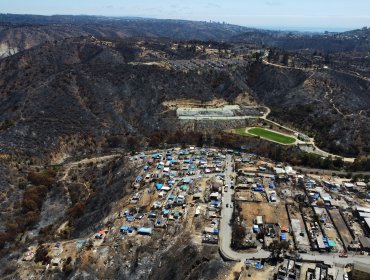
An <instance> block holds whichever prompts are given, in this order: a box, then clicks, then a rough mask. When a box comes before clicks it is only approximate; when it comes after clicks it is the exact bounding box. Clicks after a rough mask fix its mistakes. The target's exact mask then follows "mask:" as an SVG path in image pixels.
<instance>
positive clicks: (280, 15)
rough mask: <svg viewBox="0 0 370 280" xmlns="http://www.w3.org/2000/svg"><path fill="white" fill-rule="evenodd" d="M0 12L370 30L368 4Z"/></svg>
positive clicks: (18, 2) (55, 7) (104, 5)
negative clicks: (136, 17) (368, 27)
mask: <svg viewBox="0 0 370 280" xmlns="http://www.w3.org/2000/svg"><path fill="white" fill-rule="evenodd" d="M0 12H1V13H22V14H24V13H27V14H31V13H32V14H43V15H51V14H74V15H75V14H89V15H106V16H140V17H154V18H166V19H167V18H172V19H189V20H213V21H225V22H228V23H234V24H239V25H245V26H253V27H269V28H273V27H274V28H307V27H308V28H322V29H328V30H330V29H336V28H345V29H353V28H359V27H363V26H370V0H253V1H252V0H222V1H221V0H182V1H179V0H136V1H132V0H131V1H129V0H0Z"/></svg>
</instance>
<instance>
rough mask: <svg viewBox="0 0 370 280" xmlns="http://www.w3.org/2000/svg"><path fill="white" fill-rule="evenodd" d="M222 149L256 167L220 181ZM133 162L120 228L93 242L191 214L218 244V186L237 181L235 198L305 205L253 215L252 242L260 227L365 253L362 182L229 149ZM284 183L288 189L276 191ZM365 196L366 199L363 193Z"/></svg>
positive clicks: (368, 224) (155, 154)
mask: <svg viewBox="0 0 370 280" xmlns="http://www.w3.org/2000/svg"><path fill="white" fill-rule="evenodd" d="M227 154H232V155H233V158H234V160H235V163H236V166H237V164H238V163H243V164H244V163H246V164H249V165H251V166H253V165H254V166H255V170H253V171H248V170H242V169H240V170H235V171H236V174H237V177H236V181H235V182H236V185H235V186H226V185H225V183H224V176H225V174H224V173H223V172H224V168H225V159H226V155H227ZM131 161H132V162H134V163H135V164H137V166H140V169H141V171H140V172H139V173H138V174H137V176H136V177H135V179H134V181H133V182H132V189H133V191H132V195H131V197H130V199H129V205H128V206H127V207H126V208H124V209H122V211H120V212H119V213H118V214H117V218H119V221H122V222H121V224H120V225H119V227H118V228H117V227H116V228H115V227H112V226H109V227H107V228H102V229H101V230H99V231H98V232H96V233H94V235H93V236H92V237H91V238H90V239H89V240H90V243H92V246H99V245H100V244H102V243H103V242H105V241H106V240H107V239H109V238H111V239H112V238H115V237H117V234H118V235H119V236H120V237H124V236H127V237H129V236H135V237H136V236H138V238H139V236H143V238H150V236H151V235H153V233H154V232H155V231H162V230H163V229H166V228H167V227H168V226H171V225H174V224H175V225H176V224H179V223H182V222H184V221H187V220H189V219H195V220H196V219H198V220H201V222H202V223H201V229H200V235H201V241H202V242H203V243H213V244H218V240H219V223H220V217H221V208H222V196H223V191H228V188H233V189H234V187H235V196H234V201H235V202H236V201H240V203H244V202H253V203H257V204H263V205H265V204H266V205H279V204H281V203H283V201H282V199H284V203H287V202H286V200H285V198H286V197H285V196H290V197H291V198H292V199H295V200H296V201H297V202H298V203H299V204H300V205H305V206H304V207H301V209H302V208H306V209H308V212H307V214H306V213H304V212H302V213H301V214H302V215H301V217H300V219H295V218H294V217H290V216H289V207H288V206H287V209H286V211H287V212H288V216H289V221H288V222H287V223H288V224H284V223H283V222H281V223H280V222H279V221H278V222H276V224H275V225H271V224H270V223H267V222H266V221H265V217H264V216H259V215H257V216H255V217H254V218H253V226H252V227H251V228H249V229H248V234H249V233H250V235H253V237H251V236H247V239H248V240H249V241H250V242H252V243H254V245H255V242H256V240H257V236H259V233H260V232H261V231H263V232H264V235H265V237H266V238H267V239H269V240H270V242H271V241H272V240H274V239H276V240H278V241H288V242H289V243H290V244H291V246H292V247H293V246H295V248H296V249H299V248H300V247H299V246H298V243H299V242H297V240H299V239H300V238H301V237H302V236H304V237H305V238H309V240H310V243H309V245H308V246H309V249H311V250H318V251H322V252H336V253H339V254H340V256H343V257H345V256H346V252H347V251H348V250H356V251H361V252H363V251H368V252H370V207H369V208H367V207H359V206H358V205H357V202H356V201H355V199H353V197H354V196H355V195H356V194H358V193H365V194H366V196H367V195H368V194H369V192H368V191H367V188H368V187H369V186H368V185H366V184H365V183H364V182H356V183H352V182H349V181H343V182H342V183H340V184H338V183H333V182H332V181H330V180H314V179H312V177H307V176H304V175H300V174H299V173H298V172H297V171H295V170H294V169H293V168H291V167H289V166H285V165H283V164H275V163H273V162H272V161H271V162H269V164H267V163H266V164H262V165H258V164H257V161H258V156H256V155H254V154H249V153H246V152H238V151H233V150H228V149H214V148H197V147H187V148H171V149H166V150H158V151H147V152H143V153H140V154H137V155H135V156H132V157H131ZM284 182H287V186H290V190H282V189H280V187H281V185H284ZM292 185H295V186H298V187H300V189H301V192H302V193H300V194H299V195H297V194H296V195H295V196H294V194H292V193H291V191H292V190H291V187H292ZM285 191H287V192H285ZM289 192H290V193H289ZM351 197H352V198H351ZM363 200H364V201H365V202H366V198H365V199H363ZM351 202H352V203H351ZM287 204H288V203H287ZM230 207H233V205H230ZM113 233H114V234H113ZM113 236H114V237H113ZM78 242H79V241H78ZM78 242H77V243H78ZM85 242H87V240H86V241H85V240H84V243H85ZM264 242H266V240H265V241H264ZM294 243H295V244H294ZM77 245H78V246H80V247H82V246H84V244H82V245H81V244H77ZM251 247H253V246H251ZM62 248H63V246H62V244H61V243H60V242H58V243H56V244H55V246H53V250H52V251H53V252H52V262H51V265H52V266H56V267H58V266H59V265H60V262H61V261H60V255H61V252H60V250H62ZM35 251H36V249H35V248H32V249H30V250H29V251H28V252H26V253H25V255H24V256H23V260H25V261H31V260H32V259H33V258H34V255H35ZM318 269H319V270H320V271H321V270H325V269H326V272H325V273H327V274H328V275H329V272H327V267H316V268H314V269H313V270H312V271H311V272H310V273H311V274H312V275H314V274H315V273H318V272H317V271H318ZM320 273H321V272H320ZM293 274H294V275H298V274H297V264H296V263H294V261H287V262H284V263H283V265H282V267H281V269H280V270H279V275H280V276H281V278H279V279H296V278H294V277H291V278H284V277H289V275H293ZM311 274H310V275H311ZM308 279H310V278H308ZM328 279H329V278H328Z"/></svg>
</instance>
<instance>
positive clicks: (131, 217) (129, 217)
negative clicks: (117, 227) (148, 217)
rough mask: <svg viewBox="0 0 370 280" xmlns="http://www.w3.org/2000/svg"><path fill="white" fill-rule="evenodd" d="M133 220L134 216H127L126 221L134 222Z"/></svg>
mask: <svg viewBox="0 0 370 280" xmlns="http://www.w3.org/2000/svg"><path fill="white" fill-rule="evenodd" d="M133 220H134V217H133V216H127V217H126V221H128V222H132V221H133Z"/></svg>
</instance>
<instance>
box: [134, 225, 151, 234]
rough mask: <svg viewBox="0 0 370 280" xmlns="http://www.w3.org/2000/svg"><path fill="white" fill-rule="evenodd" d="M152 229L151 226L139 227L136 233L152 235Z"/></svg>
mask: <svg viewBox="0 0 370 280" xmlns="http://www.w3.org/2000/svg"><path fill="white" fill-rule="evenodd" d="M152 231H153V229H152V228H148V227H141V228H139V229H138V230H137V233H138V234H140V235H152Z"/></svg>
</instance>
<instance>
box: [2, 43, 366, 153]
mask: <svg viewBox="0 0 370 280" xmlns="http://www.w3.org/2000/svg"><path fill="white" fill-rule="evenodd" d="M197 44H199V45H197ZM175 46H176V47H174V43H171V42H170V41H161V40H153V41H147V42H143V41H140V40H138V41H135V40H132V41H131V42H125V43H123V42H110V43H109V42H107V41H99V40H97V39H94V38H79V39H67V40H64V41H61V42H51V43H46V44H43V45H41V46H39V47H36V48H32V49H30V50H29V51H26V52H22V53H19V54H17V55H14V56H12V57H9V58H7V59H3V60H2V61H1V62H0V73H1V76H2V77H3V79H2V81H1V83H0V101H1V103H0V104H1V105H0V109H1V112H2V113H1V115H0V121H1V124H2V125H1V132H0V145H1V146H3V147H4V148H6V149H16V150H18V151H21V152H22V153H27V154H32V155H40V154H48V153H50V152H51V151H53V150H54V149H56V150H58V147H59V145H60V143H62V142H63V141H66V139H70V137H71V136H72V135H73V136H76V137H79V136H84V137H85V138H86V137H87V138H89V137H92V138H96V139H99V137H102V136H104V137H103V138H104V139H105V140H106V139H107V138H109V137H110V136H115V135H121V141H123V142H127V137H128V136H129V135H131V136H139V135H150V134H151V133H154V132H155V131H161V129H163V128H164V127H165V128H166V130H167V131H168V130H170V131H171V130H172V131H175V130H176V129H178V126H177V125H176V118H175V117H174V116H173V115H172V116H170V115H168V116H167V115H163V113H164V112H165V111H166V109H165V108H164V107H163V106H162V103H163V102H164V101H168V100H176V99H199V100H203V101H210V100H214V99H224V100H226V101H227V102H229V103H234V102H243V99H242V100H240V98H238V97H239V96H240V95H241V94H246V96H245V97H244V99H246V100H247V99H248V98H249V97H253V99H254V100H256V101H257V102H259V103H260V104H265V105H267V106H270V107H271V109H272V116H274V117H275V118H276V119H277V120H281V121H283V122H288V123H291V125H292V126H294V127H296V128H299V129H302V130H303V131H305V132H307V133H311V134H313V135H315V137H316V138H317V139H318V144H319V145H320V146H321V147H323V148H325V149H328V150H329V151H333V152H337V153H339V154H343V155H351V156H356V155H358V154H359V153H363V152H364V151H365V150H366V149H367V148H368V146H369V143H368V139H366V137H365V135H367V133H365V132H366V130H367V129H368V127H367V125H366V123H367V121H368V117H369V115H368V113H369V112H368V106H367V105H366V104H369V95H368V89H369V81H368V80H365V79H361V78H357V77H355V76H354V75H352V74H346V73H343V72H339V71H337V70H332V71H330V70H326V69H322V70H313V69H307V70H300V69H293V68H287V67H285V68H284V67H277V66H273V65H264V64H263V63H261V62H252V61H253V59H252V58H251V59H248V58H247V57H246V56H245V55H244V56H240V57H239V58H238V56H237V55H235V58H234V59H233V60H229V62H227V60H225V62H221V61H222V58H220V55H221V56H222V55H224V56H225V54H217V53H218V52H219V51H216V54H212V53H210V52H209V51H207V49H205V47H206V46H205V45H202V44H201V43H195V44H194V43H192V44H184V45H183V46H182V47H181V45H180V47H179V46H178V45H176V44H175ZM207 47H208V45H207ZM211 48H214V49H216V50H217V48H218V49H220V48H221V46H217V44H216V45H214V46H211ZM222 48H224V49H225V51H222V52H225V53H229V52H232V49H233V48H234V47H232V46H226V45H223V46H222ZM144 50H145V51H144ZM248 52H249V51H248ZM229 55H230V54H227V56H229ZM252 55H253V54H252ZM217 61H219V62H217ZM232 61H233V63H234V64H232V63H231V62H232ZM215 62H217V63H218V64H219V65H223V66H215V65H216V64H215ZM184 63H185V64H184ZM200 63H203V64H202V65H200ZM223 63H226V64H223ZM226 65H227V66H226ZM248 96H249V97H248ZM237 100H238V101H237ZM164 117H165V118H164ZM168 117H170V118H168ZM318 120H319V121H318ZM332 122H335V125H329V124H331V123H332ZM168 125H170V127H168ZM171 125H173V127H171ZM344 131H346V132H347V133H345V134H344V133H343V132H344ZM100 140H101V141H103V140H102V139H100ZM70 141H71V139H70ZM81 143H82V142H81Z"/></svg>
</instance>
